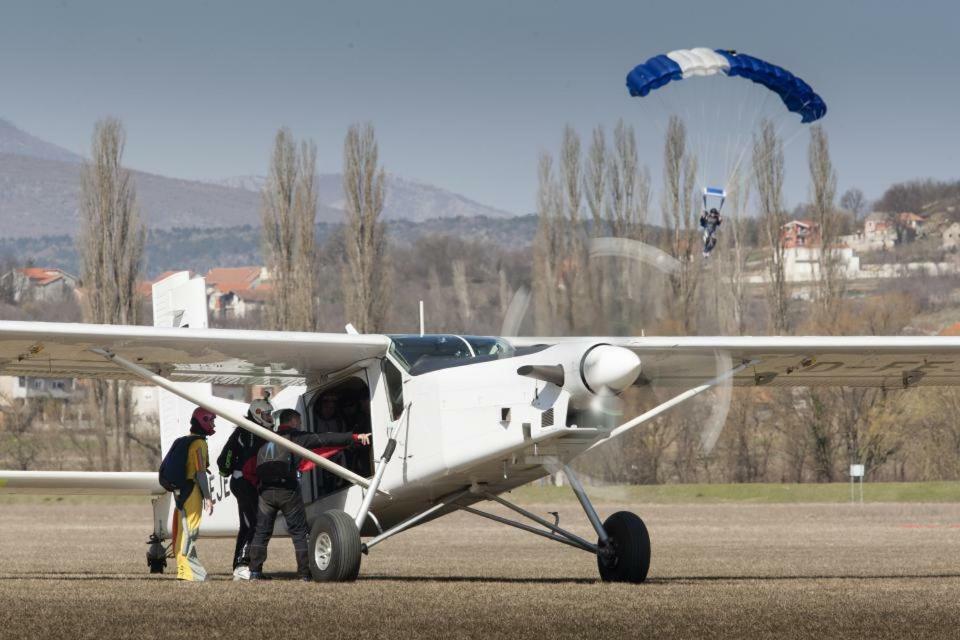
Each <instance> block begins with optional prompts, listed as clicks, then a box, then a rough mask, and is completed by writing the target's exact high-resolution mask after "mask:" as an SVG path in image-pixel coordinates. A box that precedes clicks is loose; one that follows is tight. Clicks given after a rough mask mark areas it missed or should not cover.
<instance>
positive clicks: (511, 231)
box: [0, 215, 537, 277]
mask: <svg viewBox="0 0 960 640" xmlns="http://www.w3.org/2000/svg"><path fill="white" fill-rule="evenodd" d="M340 226H341V225H340V224H334V223H320V224H318V225H317V239H318V241H319V242H320V244H321V247H322V246H323V243H325V242H326V241H327V239H329V238H330V236H331V235H332V234H333V233H335V232H337V231H338V230H339V228H340ZM536 230H537V217H536V216H535V215H528V216H519V217H515V218H487V217H485V216H477V217H472V218H465V217H463V218H441V219H435V220H425V221H423V222H412V221H409V220H393V221H388V222H387V235H388V237H389V238H390V241H391V243H392V244H393V246H400V247H406V246H411V245H413V244H414V243H415V242H416V241H417V240H418V239H420V238H425V237H429V236H433V235H443V236H450V237H453V238H458V239H460V240H466V241H469V242H481V243H483V242H486V243H491V244H494V245H496V246H497V247H499V248H501V249H522V248H524V247H528V246H530V245H531V244H532V242H533V237H534V235H535V234H536ZM28 261H32V262H33V264H35V265H37V266H44V267H59V268H61V269H65V270H66V271H68V272H70V273H74V274H77V273H78V272H79V269H80V266H79V263H80V261H79V257H78V255H77V249H76V245H75V243H74V239H73V238H71V237H70V236H67V235H59V236H43V237H38V238H0V269H2V268H4V267H5V265H11V266H12V265H18V266H19V265H24V264H26V263H27V262H28ZM145 262H146V264H145V268H144V271H145V274H146V275H147V276H148V277H153V276H156V275H158V274H160V273H163V272H164V271H168V270H174V269H189V270H191V271H195V272H197V273H206V272H207V270H209V269H210V268H211V267H237V266H243V265H250V264H261V263H262V262H263V257H262V255H261V253H260V229H259V227H256V226H252V225H245V226H238V227H229V228H219V229H199V228H196V227H184V228H175V229H156V230H152V231H150V233H148V234H147V242H146V260H145Z"/></svg>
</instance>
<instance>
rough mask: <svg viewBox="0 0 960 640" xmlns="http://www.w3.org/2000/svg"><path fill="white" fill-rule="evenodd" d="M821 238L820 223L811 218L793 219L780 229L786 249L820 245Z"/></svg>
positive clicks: (781, 239)
mask: <svg viewBox="0 0 960 640" xmlns="http://www.w3.org/2000/svg"><path fill="white" fill-rule="evenodd" d="M820 240H821V238H820V225H818V224H817V223H815V222H811V221H810V220H791V221H790V222H788V223H786V224H785V225H783V228H782V229H781V230H780V242H781V243H782V244H783V248H784V249H796V248H797V247H807V248H809V247H819V246H820Z"/></svg>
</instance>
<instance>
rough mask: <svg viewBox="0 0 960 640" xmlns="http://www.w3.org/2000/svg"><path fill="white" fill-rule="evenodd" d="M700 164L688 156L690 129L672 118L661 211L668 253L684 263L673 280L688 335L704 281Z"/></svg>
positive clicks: (676, 316) (679, 319) (675, 305)
mask: <svg viewBox="0 0 960 640" xmlns="http://www.w3.org/2000/svg"><path fill="white" fill-rule="evenodd" d="M696 175H697V160H696V158H695V157H693V156H692V155H691V154H689V153H688V152H687V128H686V126H685V125H684V124H683V121H682V120H681V119H680V118H678V117H677V116H671V117H670V122H669V124H668V125H667V135H666V139H665V141H664V148H663V194H662V200H661V208H662V210H663V219H664V223H665V226H666V229H667V234H668V236H669V238H668V240H669V245H668V251H669V253H670V255H671V256H673V257H674V258H676V259H677V260H678V261H679V263H680V268H679V269H677V270H676V271H675V272H674V273H673V274H671V276H670V284H671V289H672V293H673V295H672V296H671V301H672V304H673V308H674V319H675V321H676V322H678V328H679V329H680V330H681V331H682V332H683V333H685V334H689V333H692V331H693V328H694V326H695V324H696V322H695V316H696V314H695V313H694V312H693V311H694V309H693V308H694V305H695V301H696V295H697V286H698V284H699V281H700V272H701V269H700V264H698V263H695V261H694V254H695V252H696V251H697V238H696V219H697V207H696V201H695V199H694V185H695V184H696Z"/></svg>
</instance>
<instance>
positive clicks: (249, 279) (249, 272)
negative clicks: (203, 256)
mask: <svg viewBox="0 0 960 640" xmlns="http://www.w3.org/2000/svg"><path fill="white" fill-rule="evenodd" d="M260 271H261V269H260V267H215V268H213V269H210V271H208V272H207V285H208V286H211V287H215V288H216V289H218V290H219V291H220V292H221V293H228V292H230V291H240V290H247V289H252V288H253V284H254V283H255V282H256V281H257V280H258V279H259V278H260Z"/></svg>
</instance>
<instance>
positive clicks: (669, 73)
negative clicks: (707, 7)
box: [627, 47, 827, 123]
mask: <svg viewBox="0 0 960 640" xmlns="http://www.w3.org/2000/svg"><path fill="white" fill-rule="evenodd" d="M717 74H723V75H726V76H731V77H734V76H740V77H743V78H746V79H748V80H752V81H753V82H756V83H757V84H760V85H763V86H764V87H766V88H767V89H769V90H771V91H773V92H775V93H776V94H777V95H779V96H780V99H781V100H783V104H784V105H786V107H787V109H788V110H789V111H791V112H794V113H798V114H800V116H801V118H802V122H804V123H809V122H814V121H816V120H819V119H820V118H822V117H823V116H824V115H826V113H827V105H826V104H825V103H824V101H823V99H822V98H821V97H820V96H818V95H817V94H816V92H814V90H813V89H812V88H811V87H810V85H809V84H807V83H806V82H804V81H803V80H801V79H800V78H798V77H797V76H795V75H793V74H792V73H790V72H789V71H787V70H786V69H784V68H782V67H778V66H777V65H774V64H770V63H769V62H766V61H764V60H761V59H760V58H754V57H753V56H749V55H746V54H744V53H737V52H735V51H729V50H724V49H716V50H713V49H707V48H704V47H700V48H696V49H678V50H676V51H671V52H670V53H666V54H661V55H657V56H653V57H652V58H650V59H649V60H647V61H646V62H644V63H643V64H641V65H637V66H636V67H635V68H634V69H633V71H631V72H630V73H629V75H627V88H628V89H629V90H630V95H631V96H646V95H647V94H649V93H650V92H651V91H655V90H657V89H659V88H660V87H662V86H664V85H666V84H668V83H669V82H672V81H674V80H685V79H687V78H691V77H695V76H711V75H717Z"/></svg>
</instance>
